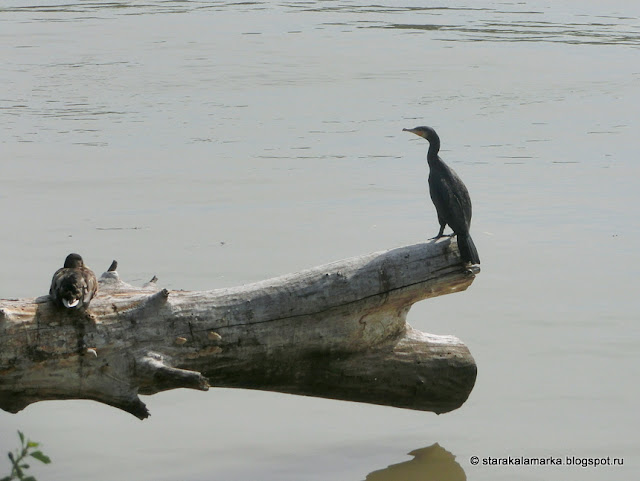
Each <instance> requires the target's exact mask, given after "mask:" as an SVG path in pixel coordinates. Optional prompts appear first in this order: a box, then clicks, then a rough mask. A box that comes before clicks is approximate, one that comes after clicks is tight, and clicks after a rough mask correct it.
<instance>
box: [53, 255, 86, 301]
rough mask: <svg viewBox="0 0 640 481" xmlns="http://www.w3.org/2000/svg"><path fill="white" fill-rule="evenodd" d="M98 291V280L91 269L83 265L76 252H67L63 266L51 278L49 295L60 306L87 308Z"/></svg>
mask: <svg viewBox="0 0 640 481" xmlns="http://www.w3.org/2000/svg"><path fill="white" fill-rule="evenodd" d="M97 291H98V281H97V280H96V275H95V274H94V273H93V271H92V270H91V269H89V268H88V267H86V266H85V265H84V262H83V260H82V257H80V255H78V254H69V255H68V256H67V258H66V259H65V261H64V267H62V268H60V269H58V270H57V271H56V272H55V274H53V279H51V288H50V289H49V296H51V299H52V300H53V301H54V302H55V303H56V304H57V305H59V306H60V307H66V308H68V309H73V308H76V309H79V308H84V309H87V308H88V307H89V303H90V302H91V299H93V296H95V295H96V292H97Z"/></svg>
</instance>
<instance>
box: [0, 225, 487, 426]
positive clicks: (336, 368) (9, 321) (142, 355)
mask: <svg viewBox="0 0 640 481" xmlns="http://www.w3.org/2000/svg"><path fill="white" fill-rule="evenodd" d="M115 269H116V263H115V262H114V264H113V265H112V266H111V268H110V270H109V271H107V272H105V273H104V274H103V275H102V277H101V278H100V281H99V282H100V288H99V291H98V295H97V296H96V297H95V298H94V300H93V301H92V303H91V306H90V308H89V311H88V312H86V313H82V312H79V311H75V310H70V309H62V308H59V307H56V306H55V305H54V304H53V303H52V302H51V301H50V299H49V296H42V297H39V298H36V299H10V300H2V301H0V408H2V409H3V410H5V411H8V412H12V413H15V412H18V411H20V410H22V409H23V408H25V407H26V406H28V405H29V404H31V403H34V402H37V401H42V400H50V399H92V400H95V401H98V402H102V403H106V404H109V405H111V406H114V407H117V408H119V409H122V410H124V411H127V412H129V413H131V414H133V415H135V416H137V417H138V418H140V419H144V418H146V417H147V416H148V415H149V412H148V410H147V408H146V406H145V404H144V403H143V402H142V401H141V400H140V399H139V397H138V394H154V393H157V392H160V391H164V390H168V389H175V388H192V389H199V390H207V389H208V388H209V386H216V387H232V388H246V389H260V390H267V391H277V392H282V393H290V394H300V395H308V396H317V397H323V398H332V399H342V400H350V401H358V402H367V403H373V404H382V405H389V406H395V407H401V408H409V409H417V410H424V411H433V412H436V413H444V412H447V411H451V410H453V409H456V408H458V407H460V406H461V405H462V404H463V403H464V402H465V400H466V399H467V397H468V396H469V393H470V392H471V390H472V388H473V385H474V383H475V378H476V365H475V362H474V360H473V357H472V356H471V354H470V352H469V350H468V349H467V347H466V346H465V345H464V344H463V343H462V342H461V341H460V340H458V339H457V338H455V337H453V336H435V335H431V334H425V333H422V332H419V331H416V330H414V329H413V328H411V327H410V326H409V325H407V323H406V315H407V313H408V311H409V309H410V307H411V305H412V304H414V303H415V302H417V301H419V300H422V299H426V298H429V297H434V296H439V295H443V294H449V293H453V292H458V291H462V290H464V289H466V288H467V287H468V286H469V285H470V284H471V283H472V282H473V280H474V278H475V274H477V273H478V272H479V268H478V267H477V266H465V265H463V264H462V263H461V261H460V257H459V253H458V250H457V246H456V244H455V240H452V239H451V238H448V237H445V238H442V239H440V240H438V241H430V242H427V243H423V244H417V245H412V246H406V247H400V248H397V249H391V250H388V251H384V252H376V253H373V254H369V255H365V256H361V257H355V258H352V259H346V260H342V261H338V262H334V263H331V264H327V265H323V266H319V267H315V268H312V269H309V270H305V271H301V272H298V273H294V274H288V275H285V276H281V277H277V278H274V279H269V280H265V281H262V282H257V283H254V284H249V285H244V286H241V287H233V288H225V289H216V290H211V291H193V292H188V291H168V290H166V289H159V288H158V287H156V283H155V277H154V279H152V282H150V283H149V284H148V285H146V286H143V287H141V288H137V287H134V286H131V285H129V284H127V283H125V282H123V281H122V280H121V279H120V277H119V275H118V273H117V271H116V270H115Z"/></svg>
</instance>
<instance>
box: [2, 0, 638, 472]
mask: <svg viewBox="0 0 640 481" xmlns="http://www.w3.org/2000/svg"><path fill="white" fill-rule="evenodd" d="M444 5H446V6H444ZM0 39H1V41H0V52H1V55H2V67H1V69H0V72H1V74H0V82H1V87H2V88H1V91H0V122H1V125H2V129H1V130H0V146H1V148H2V164H1V165H2V167H1V175H0V219H2V225H3V228H2V229H1V230H0V248H1V252H2V254H1V256H2V257H1V262H2V265H3V272H4V275H2V276H1V277H0V297H2V298H12V297H35V296H38V295H41V294H44V293H46V292H47V289H48V285H49V281H50V278H51V274H52V272H53V271H54V270H55V269H56V268H57V267H59V266H60V264H61V262H62V260H63V259H64V256H65V255H66V254H67V253H69V252H72V251H77V252H80V253H81V254H82V255H83V256H84V257H85V259H86V261H87V263H88V264H89V265H90V266H91V267H93V268H94V269H95V270H96V271H98V272H102V271H104V270H105V269H106V268H107V267H108V265H109V264H110V262H111V260H112V259H117V260H118V261H119V263H120V267H119V272H120V274H121V276H122V277H123V279H124V280H126V281H128V282H131V283H138V284H140V283H143V282H145V281H147V280H148V279H149V278H151V277H152V276H153V275H154V274H155V275H157V276H158V277H159V278H160V281H159V283H160V284H161V285H162V286H163V287H167V288H172V289H190V290H199V289H212V288H217V287H225V286H234V285H239V284H243V283H246V282H251V281H257V280H261V279H265V278H269V277H272V276H275V275H279V274H284V273H287V272H292V271H297V270H301V269H304V268H307V267H311V266H315V265H318V264H322V263H325V262H330V261H333V260H337V259H341V258H345V257H350V256H355V255H360V254H366V253H369V252H371V251H376V250H382V249H387V248H392V247H398V246H401V245H406V244H412V243H416V242H420V241H422V240H424V239H426V238H427V237H431V236H433V235H435V234H436V233H437V228H438V226H437V221H436V215H435V211H434V208H433V206H432V204H431V201H430V200H429V198H428V194H427V185H426V178H427V166H426V162H425V155H426V150H427V144H426V142H424V141H423V140H422V139H419V138H417V137H415V136H412V135H410V134H407V133H403V132H402V131H401V130H402V128H403V127H415V126H416V125H423V124H426V125H432V126H433V127H435V128H436V129H437V130H438V132H439V134H440V137H441V139H442V145H443V150H442V157H443V158H444V159H445V161H448V162H449V163H450V164H451V165H452V166H453V167H454V168H455V169H456V170H457V171H458V173H459V174H460V176H461V177H462V178H463V179H464V180H465V182H466V184H467V186H468V187H469V190H470V192H471V196H472V199H473V201H474V219H473V228H472V232H473V235H474V239H475V242H476V244H477V246H478V249H479V251H480V256H481V258H482V261H483V264H482V273H481V274H480V275H479V276H478V278H477V279H476V281H475V283H474V284H473V285H472V286H471V288H470V289H469V290H468V291H467V292H464V293H460V294H454V295H450V296H445V297H441V298H438V299H433V300H429V301H425V302H422V303H419V304H417V305H416V306H414V308H413V309H412V311H411V312H410V314H409V321H410V323H411V324H412V325H413V326H414V327H416V328H418V329H420V330H423V331H427V332H431V333H436V334H453V335H456V336H458V337H460V338H461V339H462V340H463V341H465V342H466V343H467V344H468V346H469V347H470V349H471V352H472V353H473V355H474V357H475V358H476V361H477V363H478V369H479V371H478V380H477V383H476V387H475V389H474V391H473V392H472V394H471V396H470V398H469V400H468V402H467V403H466V404H465V405H464V406H462V408H460V409H459V410H457V411H454V412H452V413H449V414H445V415H441V416H436V415H435V414H432V413H423V412H413V411H408V410H401V409H394V408H388V407H380V406H369V405H361V404H354V403H347V402H338V401H330V400H321V399H313V398H303V397H295V396H288V395H282V394H274V393H264V392H252V391H243V390H222V389H212V390H211V391H209V392H208V393H201V392H196V391H174V392H168V393H163V394H158V395H155V396H152V397H147V398H146V399H145V402H146V403H147V404H148V406H149V408H150V410H151V413H152V417H151V418H150V419H149V420H146V421H144V422H140V421H138V420H136V419H135V418H133V417H132V416H130V415H128V414H125V413H122V412H120V411H117V410H115V409H113V408H109V407H107V406H103V405H99V404H97V403H93V402H89V401H66V402H45V403H38V404H35V405H32V406H30V407H28V408H27V409H25V410H24V411H23V412H21V413H19V414H17V415H10V414H8V413H5V412H0V454H1V455H2V456H3V458H4V454H3V453H5V452H6V451H8V450H9V449H12V448H14V447H15V446H16V444H17V435H16V430H17V429H21V430H23V431H24V432H25V433H26V434H27V435H28V436H29V437H30V438H31V439H33V440H37V441H40V442H42V443H43V449H44V451H45V452H46V453H47V454H49V455H50V456H51V457H52V458H53V464H51V465H49V466H42V467H40V466H38V467H36V468H35V469H33V473H34V474H35V475H36V476H37V477H38V478H39V479H51V480H63V479H64V480H75V479H91V480H93V481H111V480H116V479H135V480H149V481H164V480H167V481H169V480H189V481H191V480H193V481H199V480H203V481H204V480H225V481H234V480H238V481H244V480H265V481H271V480H273V481H288V480H291V481H301V480H305V481H306V480H345V481H347V480H349V481H362V480H365V479H367V480H371V481H405V480H407V481H412V480H421V481H453V480H463V479H472V480H474V481H483V480H487V481H489V480H490V481H496V480H514V479H518V480H526V481H529V480H531V481H533V480H540V481H542V480H544V481H549V480H563V481H564V480H568V479H575V480H580V481H588V480H603V479H606V480H609V481H611V480H629V479H634V478H637V477H638V476H639V475H640V454H639V453H638V447H639V446H640V439H639V438H640V436H639V435H638V433H639V432H640V422H639V419H640V417H639V416H638V414H637V404H638V398H639V396H640V389H639V388H638V380H639V379H640V355H639V353H640V323H639V322H638V321H639V320H640V296H638V294H637V292H636V291H637V288H638V286H639V280H640V275H639V274H638V264H639V263H640V254H639V252H638V246H639V245H640V207H639V206H640V189H639V188H638V179H639V178H640V163H639V158H638V152H639V141H638V135H639V134H638V132H639V131H640V117H639V115H638V106H639V105H640V4H639V3H638V2H629V1H622V0H618V1H607V2H602V1H594V0H586V1H585V0H582V1H559V2H558V1H555V2H554V1H551V0H549V1H545V0H532V1H518V2H515V1H514V2H510V1H493V2H492V1H478V2H470V1H469V2H466V3H465V2H461V1H454V2H442V3H441V4H428V3H427V2H420V1H414V0H403V1H391V0H381V1H380V2H375V3H373V4H371V3H367V2H364V1H362V0H333V1H318V0H307V1H291V2H286V1H283V2H275V1H274V2H270V1H246V2H207V1H188V0H183V1H160V0H147V1H144V2H142V1H117V0H113V1H110V2H103V1H100V0H95V1H91V2H84V1H78V0H76V3H61V2H60V0H38V1H34V0H0ZM472 456H478V457H479V459H480V464H479V465H477V466H476V465H473V464H472V463H471V461H470V460H471V457H472ZM508 456H511V457H521V456H524V457H528V458H548V457H553V458H554V459H555V458H561V459H562V460H563V461H564V460H565V459H566V457H567V456H570V457H576V458H578V459H588V458H607V457H609V458H610V459H611V460H612V461H613V458H617V459H618V460H623V465H622V466H604V467H597V468H594V467H584V468H583V467H579V466H575V465H574V466H556V465H551V466H525V467H523V466H520V467H516V466H485V465H483V463H482V460H483V458H489V457H493V458H506V457H508ZM3 458H0V459H3ZM4 459H5V461H0V475H4V474H5V472H6V471H8V463H7V461H6V458H4Z"/></svg>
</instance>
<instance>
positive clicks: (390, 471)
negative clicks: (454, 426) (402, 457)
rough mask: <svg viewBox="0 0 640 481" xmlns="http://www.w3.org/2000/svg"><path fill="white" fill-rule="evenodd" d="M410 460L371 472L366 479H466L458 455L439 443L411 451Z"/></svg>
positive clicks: (433, 480)
mask: <svg viewBox="0 0 640 481" xmlns="http://www.w3.org/2000/svg"><path fill="white" fill-rule="evenodd" d="M409 456H413V459H412V460H410V461H405V462H403V463H399V464H392V465H391V466H388V467H387V468H385V469H381V470H380V471H374V472H373V473H370V474H369V475H368V476H367V478H366V479H365V481H398V480H402V481H443V480H446V481H466V479H467V475H466V474H465V472H464V469H462V466H460V464H459V463H458V462H457V461H456V457H455V456H454V455H453V454H451V453H450V452H449V451H447V450H446V449H444V448H443V447H441V446H440V445H439V444H438V443H435V444H432V445H431V446H429V447H427V448H421V449H415V450H413V451H411V452H410V453H409Z"/></svg>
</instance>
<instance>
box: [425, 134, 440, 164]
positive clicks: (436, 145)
mask: <svg viewBox="0 0 640 481" xmlns="http://www.w3.org/2000/svg"><path fill="white" fill-rule="evenodd" d="M439 151H440V140H432V141H431V142H429V152H427V162H429V165H437V164H440V163H441V162H442V160H440V157H438V152H439Z"/></svg>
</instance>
